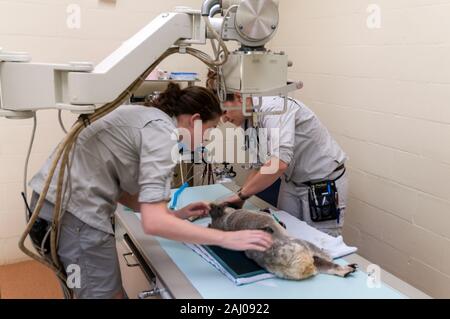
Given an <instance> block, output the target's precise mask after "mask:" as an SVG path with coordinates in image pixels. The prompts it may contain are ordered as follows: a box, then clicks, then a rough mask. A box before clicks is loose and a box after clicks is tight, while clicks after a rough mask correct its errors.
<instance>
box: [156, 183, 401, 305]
mask: <svg viewBox="0 0 450 319" xmlns="http://www.w3.org/2000/svg"><path fill="white" fill-rule="evenodd" d="M229 195H231V191H230V190H229V189H227V188H226V187H224V186H223V185H212V186H205V187H196V188H187V189H186V190H184V192H183V193H182V194H181V195H180V196H179V198H178V205H177V206H178V208H181V207H184V206H186V205H188V204H190V203H193V202H197V201H215V200H218V199H225V198H227V196H229ZM246 208H249V209H257V208H256V207H254V206H253V205H252V204H250V203H249V204H247V206H246ZM264 208H265V207H264ZM157 240H158V241H159V243H160V245H161V247H162V248H163V249H164V250H165V252H166V253H167V254H168V255H169V256H170V258H171V259H172V260H173V262H174V263H175V264H176V265H177V267H178V268H179V269H180V270H181V272H183V273H184V274H185V276H186V277H187V278H188V279H189V280H190V282H191V283H192V285H193V286H194V287H195V288H196V289H197V290H198V292H199V293H200V295H201V296H202V297H203V298H205V299H229V298H233V299H406V298H407V297H406V296H404V295H403V294H401V293H400V292H398V291H396V290H394V289H393V288H391V287H389V286H387V285H385V284H382V285H381V287H380V288H370V287H369V285H368V278H369V277H368V275H367V274H365V273H364V272H362V271H358V272H356V273H355V274H353V275H352V276H350V277H348V278H345V279H343V278H339V277H336V276H329V275H322V274H320V275H317V276H315V277H313V278H311V279H308V280H304V281H288V280H282V279H267V280H263V281H259V282H256V283H253V284H249V285H244V286H236V285H235V284H234V283H233V282H232V281H230V280H229V279H228V278H227V277H226V276H225V275H223V274H222V273H221V272H219V271H218V270H216V268H214V267H213V266H212V265H210V264H209V263H208V262H206V261H205V260H204V259H203V258H202V257H200V256H199V255H198V254H196V253H195V252H193V251H192V250H191V249H190V248H189V247H187V246H185V245H184V244H182V243H178V242H174V241H170V240H166V239H162V238H157ZM337 262H338V263H342V264H346V262H345V260H343V259H341V260H338V261H337Z"/></svg>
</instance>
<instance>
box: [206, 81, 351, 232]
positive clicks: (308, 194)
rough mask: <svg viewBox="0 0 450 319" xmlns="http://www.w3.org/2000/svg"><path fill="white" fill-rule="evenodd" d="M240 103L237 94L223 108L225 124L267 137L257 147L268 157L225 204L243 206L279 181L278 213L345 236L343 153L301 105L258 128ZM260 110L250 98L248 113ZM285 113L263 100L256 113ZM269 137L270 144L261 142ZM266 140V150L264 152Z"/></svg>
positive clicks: (279, 102)
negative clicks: (282, 212)
mask: <svg viewBox="0 0 450 319" xmlns="http://www.w3.org/2000/svg"><path fill="white" fill-rule="evenodd" d="M214 84H215V83H214V78H213V75H212V74H211V73H210V74H209V80H208V86H209V87H210V88H214ZM242 102H243V101H242V99H241V96H240V95H239V94H228V95H227V99H226V102H225V103H224V106H225V109H231V110H229V111H225V113H224V115H223V116H222V120H223V121H224V122H230V123H232V124H234V125H235V126H238V127H243V128H244V130H246V129H247V128H257V130H260V131H264V134H258V135H259V136H260V138H259V141H258V144H260V145H259V146H260V148H262V149H263V151H264V152H265V154H262V155H261V156H258V158H259V159H260V163H259V165H254V166H253V168H254V169H253V170H252V171H251V173H250V174H249V176H248V178H247V180H246V182H245V183H244V186H243V187H242V189H241V190H240V191H239V192H238V194H237V195H234V196H233V197H231V198H228V199H227V200H226V202H228V203H230V204H233V205H235V206H238V207H240V206H243V205H244V203H245V201H246V200H247V199H249V198H250V197H251V196H254V195H256V194H259V193H260V192H262V191H264V190H266V189H268V188H269V187H271V186H272V185H273V184H274V183H275V182H276V181H278V180H279V179H280V178H281V180H282V182H281V188H280V192H279V197H278V208H279V209H281V210H283V211H286V212H288V213H290V214H291V215H293V216H295V217H297V218H299V219H300V220H302V221H304V222H306V223H308V224H309V225H311V226H313V227H315V228H316V229H318V230H320V231H322V232H324V233H327V234H329V235H331V236H333V237H338V236H341V235H342V228H343V226H344V220H345V209H346V204H347V196H348V177H347V173H346V168H345V162H346V160H347V156H346V154H345V152H344V151H343V150H342V148H341V147H340V146H339V145H338V143H337V142H336V141H335V140H334V139H333V137H332V136H331V134H330V133H329V131H328V130H327V128H326V127H325V126H324V125H323V124H322V123H321V122H320V120H319V119H318V117H317V116H316V115H315V114H314V112H312V111H311V110H310V109H309V108H308V107H306V106H305V105H304V104H303V103H301V102H299V101H296V100H293V99H289V101H288V104H287V112H286V113H284V114H283V115H261V116H259V117H258V120H257V121H256V123H255V122H253V117H246V116H244V114H243V112H242V111H241V110H239V107H241V106H242ZM259 104H260V101H259V99H252V98H248V100H247V103H246V105H248V111H252V109H253V108H254V105H259ZM283 109H284V99H283V98H280V97H264V98H263V99H262V104H261V105H260V106H259V110H258V111H259V112H263V113H273V112H279V111H282V110H283ZM265 135H267V139H266V138H262V137H263V136H265ZM250 139H251V137H250ZM263 140H265V141H267V144H266V145H267V146H266V145H264V147H262V145H261V144H263V143H265V141H263ZM259 153H261V151H260V150H259ZM269 167H271V168H270V169H269ZM273 167H275V169H272V168H273Z"/></svg>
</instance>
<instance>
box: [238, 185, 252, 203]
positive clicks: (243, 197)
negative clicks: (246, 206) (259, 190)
mask: <svg viewBox="0 0 450 319" xmlns="http://www.w3.org/2000/svg"><path fill="white" fill-rule="evenodd" d="M237 195H238V196H239V198H240V199H241V200H242V201H244V202H245V201H246V200H248V199H250V198H251V196H244V195H243V194H242V188H241V189H240V190H239V191H238V193H237Z"/></svg>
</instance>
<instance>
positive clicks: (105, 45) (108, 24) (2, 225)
mask: <svg viewBox="0 0 450 319" xmlns="http://www.w3.org/2000/svg"><path fill="white" fill-rule="evenodd" d="M201 3H202V1H201V0H182V1H180V0H164V1H148V0H0V47H2V48H3V49H5V50H9V51H26V52H29V53H30V54H31V55H32V57H33V60H34V61H37V62H60V63H65V62H69V61H92V62H94V63H98V62H99V61H101V60H102V59H103V58H104V57H106V56H107V55H108V54H110V53H111V52H112V51H114V49H115V48H117V47H118V46H119V45H120V43H122V42H123V41H125V40H126V39H127V38H129V37H130V36H131V35H133V34H134V33H135V32H137V31H138V30H139V29H140V28H142V27H143V26H145V25H146V24H147V23H149V22H150V21H151V20H152V19H153V18H155V17H156V16H157V15H159V14H160V13H162V12H165V11H168V10H173V9H174V8H175V7H176V6H179V5H185V6H191V7H194V8H200V5H201ZM70 4H78V5H79V6H80V8H81V28H80V29H69V28H68V27H67V24H66V20H67V17H68V14H67V8H68V5H70ZM162 67H163V68H164V67H167V68H170V70H175V71H176V70H180V71H185V70H192V69H194V70H195V71H198V72H200V71H204V68H203V67H202V66H201V65H200V64H199V63H198V62H197V61H195V60H194V59H193V58H185V57H171V58H170V59H168V60H167V62H165V63H164V64H163V66H162ZM23 94H27V92H23ZM64 118H65V121H66V126H70V124H71V123H72V121H73V120H74V119H75V117H74V116H72V115H70V114H65V115H64ZM38 119H39V120H38V122H39V126H38V134H37V140H36V143H35V147H34V151H33V154H32V160H31V164H30V175H32V174H33V172H36V170H37V169H38V168H39V166H40V165H41V164H42V163H43V162H44V160H45V159H46V157H47V156H48V155H49V153H50V152H51V150H52V149H53V147H55V146H56V144H57V143H58V142H59V141H60V140H61V139H62V137H63V134H62V132H61V130H60V128H59V126H58V124H57V123H58V122H57V115H56V113H55V112H54V111H44V112H39V113H38ZM31 127H32V121H31V120H26V121H11V120H6V119H2V118H0V265H1V264H5V263H13V262H17V261H20V260H23V259H24V258H25V256H24V255H23V254H22V253H21V252H20V251H19V249H18V245H17V243H18V241H19V236H20V235H21V233H22V231H23V230H24V228H25V222H24V208H23V204H22V200H21V197H20V192H21V191H22V183H23V181H22V179H23V165H24V161H25V155H26V150H27V147H28V143H29V138H30V134H31Z"/></svg>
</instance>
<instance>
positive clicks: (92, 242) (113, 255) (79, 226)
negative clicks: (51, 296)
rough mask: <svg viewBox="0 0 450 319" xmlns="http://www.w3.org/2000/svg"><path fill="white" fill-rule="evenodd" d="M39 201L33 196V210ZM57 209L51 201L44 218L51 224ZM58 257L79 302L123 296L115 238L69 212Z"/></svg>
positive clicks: (37, 197)
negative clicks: (81, 300) (121, 294)
mask: <svg viewBox="0 0 450 319" xmlns="http://www.w3.org/2000/svg"><path fill="white" fill-rule="evenodd" d="M38 199H39V195H37V194H36V193H35V194H33V198H32V200H31V209H32V210H34V207H35V205H36V203H37V200H38ZM53 207H54V205H53V204H52V203H50V202H48V201H46V202H45V203H44V206H43V208H42V210H41V214H40V216H41V218H42V219H44V220H46V221H48V222H50V221H51V220H52V218H51V216H53ZM58 256H59V258H60V260H61V263H62V264H63V266H64V269H65V270H66V272H67V274H68V277H69V278H68V284H69V285H71V286H73V287H69V288H73V292H74V295H75V298H76V299H112V298H114V297H116V296H117V295H118V294H119V293H122V292H123V289H122V278H121V273H120V267H119V259H118V256H117V250H116V241H115V237H114V235H112V234H108V233H105V232H103V231H101V230H98V229H96V228H93V227H91V226H89V225H88V224H86V223H84V222H83V221H81V220H80V219H78V218H76V217H75V216H74V215H72V214H71V213H69V212H66V213H65V214H64V216H63V218H62V221H61V231H60V239H59V245H58Z"/></svg>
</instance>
